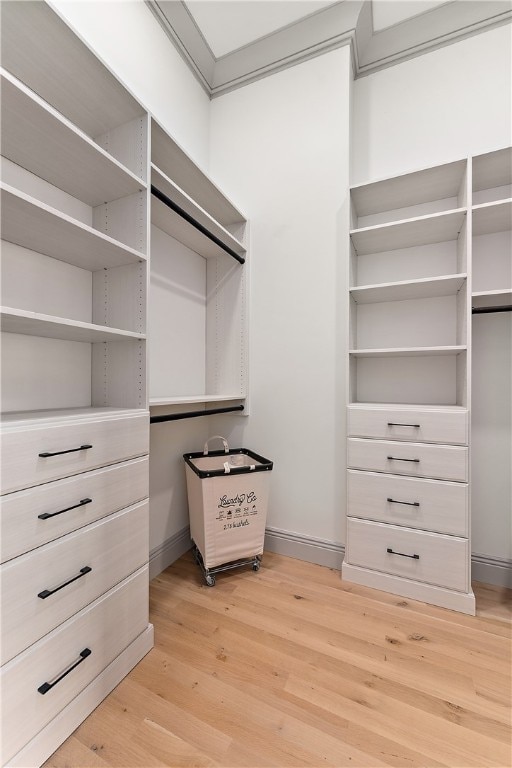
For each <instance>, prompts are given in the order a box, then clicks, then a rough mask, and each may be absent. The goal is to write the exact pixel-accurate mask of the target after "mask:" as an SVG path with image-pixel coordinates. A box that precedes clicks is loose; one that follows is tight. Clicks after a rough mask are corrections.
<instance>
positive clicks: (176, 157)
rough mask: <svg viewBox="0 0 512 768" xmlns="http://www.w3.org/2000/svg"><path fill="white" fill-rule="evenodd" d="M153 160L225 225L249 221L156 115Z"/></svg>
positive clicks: (153, 128) (163, 171)
mask: <svg viewBox="0 0 512 768" xmlns="http://www.w3.org/2000/svg"><path fill="white" fill-rule="evenodd" d="M151 162H152V163H153V164H154V165H155V166H156V167H157V168H159V169H160V171H161V172H162V173H163V174H165V175H166V176H167V177H169V179H172V181H173V182H174V184H176V185H177V186H178V187H180V188H181V190H183V191H184V192H185V193H186V194H187V195H188V196H189V197H190V198H192V199H193V200H194V201H195V202H196V203H197V204H198V205H199V206H200V207H201V208H203V209H204V210H205V211H207V212H208V214H209V215H210V216H211V217H212V218H214V219H215V220H216V221H218V222H219V224H221V225H222V226H223V227H225V228H227V227H241V226H243V225H245V224H246V218H245V216H244V215H243V214H242V213H240V211H239V210H238V209H237V208H235V206H234V205H233V203H231V202H230V201H229V200H228V199H227V197H226V196H225V195H224V194H223V193H222V192H221V191H220V189H219V188H218V187H217V186H216V185H215V184H214V182H213V181H212V180H211V179H210V178H209V177H208V176H207V175H206V174H205V173H203V171H201V170H200V169H199V168H198V167H197V165H196V164H195V163H194V162H193V160H191V158H190V157H189V156H188V155H187V153H186V152H185V151H184V150H183V149H181V147H180V146H179V145H178V144H177V143H176V142H175V141H174V140H173V139H171V137H170V136H169V134H168V133H166V131H165V130H164V129H163V128H162V127H161V126H160V125H159V124H158V123H157V121H156V120H155V119H154V118H152V119H151Z"/></svg>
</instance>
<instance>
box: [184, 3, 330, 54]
mask: <svg viewBox="0 0 512 768" xmlns="http://www.w3.org/2000/svg"><path fill="white" fill-rule="evenodd" d="M185 5H186V6H187V8H188V10H189V12H190V14H191V15H192V17H193V19H194V21H195V22H196V24H197V26H198V27H199V29H200V30H201V33H202V35H203V37H204V39H205V40H206V42H207V43H208V46H209V47H210V50H211V51H212V53H213V55H214V56H215V58H217V59H219V58H220V57H221V56H225V55H226V54H227V53H231V52H232V51H235V50H237V49H238V48H241V47H243V46H244V45H247V44H248V43H252V42H253V41H254V40H258V39H259V38H261V37H265V36H266V35H268V34H270V33H271V32H275V31H276V30H277V29H281V28H282V27H286V26H288V24H292V23H293V22H294V21H297V20H298V19H302V18H304V17H306V16H309V15H310V14H312V13H315V12H316V11H319V10H321V9H322V8H325V7H326V6H328V5H333V0H187V2H186V3H185Z"/></svg>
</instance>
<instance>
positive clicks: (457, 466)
mask: <svg viewBox="0 0 512 768" xmlns="http://www.w3.org/2000/svg"><path fill="white" fill-rule="evenodd" d="M348 466H349V468H350V469H368V470H370V471H371V470H373V471H375V472H389V473H392V474H397V475H414V476H416V477H431V478H437V479H439V480H457V481H461V482H467V479H468V449H467V448H459V447H456V446H453V445H428V444H426V443H399V442H392V441H390V440H363V439H359V438H356V437H352V438H350V439H349V440H348Z"/></svg>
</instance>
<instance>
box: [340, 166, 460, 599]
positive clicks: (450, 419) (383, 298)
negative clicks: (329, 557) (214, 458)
mask: <svg viewBox="0 0 512 768" xmlns="http://www.w3.org/2000/svg"><path fill="white" fill-rule="evenodd" d="M470 176H471V172H470V165H468V163H467V162H466V161H465V160H462V161H458V162H454V163H449V164H446V165H443V166H439V167H436V168H428V169H425V170H422V171H418V172H415V173H410V174H406V175H403V176H400V177H396V178H392V179H387V180H383V181H378V182H375V183H371V184H365V185H361V186H358V187H354V188H353V189H352V191H351V201H352V230H351V234H350V236H351V259H350V265H349V285H350V309H349V313H350V317H349V382H348V392H349V401H348V503H347V530H346V552H345V560H344V564H343V577H344V578H345V579H347V580H349V581H355V582H358V583H361V584H365V585H367V586H372V587H376V588H378V589H383V590H385V591H389V592H394V593H396V594H398V595H403V596H406V597H411V598H416V599H419V600H423V601H425V602H431V603H435V604H437V605H442V606H445V607H448V608H453V609H456V610H460V611H464V612H467V613H474V596H473V593H472V591H471V584H470V547H469V496H468V479H469V478H468V447H467V446H468V408H469V398H470V389H469V370H470V361H469V340H470V319H471V312H470V297H471V291H470V288H469V280H468V265H469V261H470V238H471V232H470V219H469V217H468V205H469V196H470V190H471V181H470Z"/></svg>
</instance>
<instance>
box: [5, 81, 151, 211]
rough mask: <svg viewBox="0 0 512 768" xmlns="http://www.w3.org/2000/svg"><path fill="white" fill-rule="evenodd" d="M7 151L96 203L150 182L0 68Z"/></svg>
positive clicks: (18, 162) (37, 172) (89, 202)
mask: <svg viewBox="0 0 512 768" xmlns="http://www.w3.org/2000/svg"><path fill="white" fill-rule="evenodd" d="M1 87H2V116H1V117H2V155H3V156H4V157H6V158H7V159H8V160H11V161H12V162H13V163H16V165H19V166H21V167H22V168H25V169H26V170H27V171H30V172H31V173H33V174H35V175H36V176H39V177H40V178H42V179H45V180H46V181H48V182H50V184H53V185H54V186H56V187H58V188H59V189H62V190H63V191H64V192H67V193H68V194H70V195H72V196H73V197H75V198H77V199H78V200H81V201H82V202H84V203H87V205H90V206H91V207H93V208H94V207H96V206H98V205H101V204H103V203H105V202H110V201H111V200H116V199H118V198H121V197H125V196H127V195H131V194H134V193H136V192H139V191H141V190H143V189H145V184H144V183H143V182H142V181H141V179H139V178H138V177H137V176H135V175H134V174H133V173H132V172H131V171H130V170H128V169H127V168H125V167H124V166H123V165H121V163H119V162H118V161H117V160H116V159H115V158H113V157H112V156H111V155H109V154H108V153H107V152H105V151H104V150H103V149H102V148H101V147H99V146H98V145H97V144H96V143H95V142H94V141H93V140H92V139H90V138H89V137H88V136H87V135H86V134H85V133H83V132H82V131H81V130H79V129H77V128H75V126H74V125H72V124H71V123H70V122H69V120H67V119H66V118H64V117H62V115H60V114H59V112H57V111H56V110H55V109H53V107H50V106H48V105H47V104H46V103H45V102H44V101H43V100H42V99H40V98H39V96H37V95H36V94H35V93H32V92H31V91H30V90H29V89H28V88H26V87H25V86H24V85H23V84H22V83H20V82H18V81H17V80H16V78H14V77H12V75H9V73H7V72H4V71H2V72H1Z"/></svg>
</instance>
